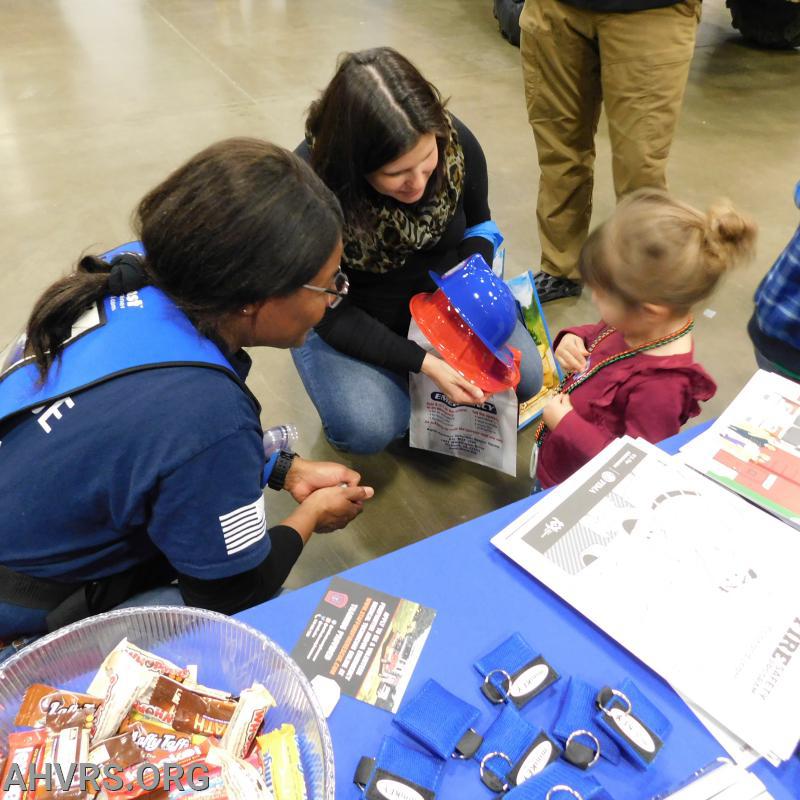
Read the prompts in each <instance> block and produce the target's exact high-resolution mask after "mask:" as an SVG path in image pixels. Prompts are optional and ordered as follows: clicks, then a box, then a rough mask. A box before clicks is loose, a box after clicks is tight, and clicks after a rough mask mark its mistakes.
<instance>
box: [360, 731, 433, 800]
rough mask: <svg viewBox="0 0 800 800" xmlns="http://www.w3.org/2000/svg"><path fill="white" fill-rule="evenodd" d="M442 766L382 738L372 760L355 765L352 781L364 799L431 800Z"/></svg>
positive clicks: (421, 754)
mask: <svg viewBox="0 0 800 800" xmlns="http://www.w3.org/2000/svg"><path fill="white" fill-rule="evenodd" d="M444 765H445V762H444V761H441V760H439V759H438V758H434V757H433V756H429V755H428V754H427V753H420V752H419V750H412V749H411V748H410V747H406V746H405V745H404V744H401V743H400V742H398V741H396V740H395V739H392V738H390V737H388V736H385V737H384V739H383V741H382V742H381V746H380V749H379V750H378V755H377V756H376V757H375V758H366V757H365V758H362V759H361V761H359V762H358V768H357V769H356V774H355V776H354V777H353V782H354V783H355V784H356V785H357V786H358V787H359V788H360V789H361V791H362V796H363V797H364V798H365V800H386V799H387V798H395V797H419V798H421V800H435V798H436V792H437V791H438V790H439V784H440V783H441V780H442V770H443V769H444ZM411 792H416V795H414V794H411Z"/></svg>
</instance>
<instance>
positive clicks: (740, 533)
mask: <svg viewBox="0 0 800 800" xmlns="http://www.w3.org/2000/svg"><path fill="white" fill-rule="evenodd" d="M492 542H493V543H494V544H495V545H496V546H497V547H498V548H499V549H500V550H502V551H503V552H504V553H506V554H507V555H508V556H510V557H511V558H512V559H513V560H514V561H517V562H518V563H519V564H521V565H522V566H523V567H524V568H525V569H527V570H528V571H529V572H530V573H531V574H533V575H534V576H535V577H536V578H538V579H539V580H540V581H542V582H543V583H544V584H545V585H547V586H549V587H550V588H551V589H553V590H554V591H555V592H557V593H558V594H559V595H561V597H563V598H564V600H566V601H567V602H568V603H570V604H571V605H573V606H574V607H575V608H576V609H577V610H578V611H580V612H581V613H583V614H584V615H586V616H587V617H588V618H589V619H591V620H592V621H593V622H595V623H596V624H597V625H599V626H600V627H601V628H603V629H604V630H605V631H606V632H607V633H608V634H609V635H611V636H612V637H614V638H615V639H617V641H619V642H620V643H621V644H622V645H624V646H625V647H626V648H628V649H629V650H630V651H631V652H633V653H634V654H636V655H637V656H638V657H639V658H641V659H642V660H643V661H644V662H645V663H647V664H648V665H649V666H650V667H651V668H652V669H654V670H655V671H656V672H658V673H660V674H661V675H662V676H663V677H664V678H665V679H666V680H667V681H669V682H670V683H671V684H672V685H673V686H674V687H675V689H676V690H677V691H679V692H680V693H682V694H683V695H685V696H686V697H687V698H689V700H690V701H691V702H692V703H694V704H696V705H697V706H699V707H700V708H702V709H703V710H704V711H705V713H707V714H708V715H709V716H710V717H712V718H713V719H715V720H716V721H718V723H719V724H720V725H722V726H724V727H725V728H728V729H729V730H730V732H731V733H733V734H734V735H735V736H736V737H738V738H739V739H742V740H743V741H744V742H746V743H748V744H749V745H750V746H751V747H752V748H753V749H754V750H756V751H757V752H759V753H762V754H774V755H775V756H777V758H779V759H782V760H785V759H788V758H790V757H791V755H792V753H793V751H794V749H795V747H796V745H797V742H798V739H800V715H798V713H797V709H798V708H800V582H799V581H798V579H797V571H798V565H800V536H798V535H797V532H796V531H794V530H793V529H792V528H790V527H788V526H787V525H785V524H783V523H781V522H779V521H777V520H776V519H774V518H773V517H771V516H770V515H768V514H765V513H763V512H762V511H760V510H759V509H757V508H756V507H755V506H752V505H750V504H749V503H747V502H745V501H743V500H742V499H741V498H739V497H737V496H735V495H734V494H732V493H730V492H727V491H726V490H724V489H722V488H720V487H719V486H717V485H716V484H715V483H713V482H712V481H709V480H706V479H704V478H702V477H701V476H699V475H697V474H696V473H695V472H693V471H692V470H690V469H688V468H686V467H685V466H682V465H680V464H679V463H678V462H677V461H675V460H674V459H671V458H670V457H669V456H667V455H666V454H664V453H663V452H662V451H660V450H659V449H658V448H656V447H654V446H653V445H650V444H648V443H647V442H644V441H641V440H636V441H634V440H632V439H629V438H626V439H621V440H618V441H616V442H614V443H612V444H610V445H609V446H608V447H607V448H605V450H603V452H602V453H600V454H599V455H598V456H596V457H595V458H594V459H592V461H591V462H589V464H587V465H586V466H585V467H583V468H581V469H580V470H579V471H578V472H577V473H576V474H575V475H573V476H572V478H570V479H569V480H568V481H566V482H565V483H564V484H562V485H561V486H559V487H557V488H556V489H554V490H553V492H552V493H551V494H550V495H548V496H546V497H545V498H543V499H542V500H541V501H540V502H539V503H537V504H536V505H535V506H533V507H532V508H531V509H529V510H528V511H527V512H526V513H525V514H523V515H522V516H521V517H519V518H518V519H517V520H516V521H515V522H513V523H512V524H511V525H510V526H508V527H507V528H505V529H504V530H503V531H501V532H500V533H499V534H498V535H497V536H495V537H494V538H493V539H492Z"/></svg>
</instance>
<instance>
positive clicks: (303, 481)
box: [283, 456, 361, 503]
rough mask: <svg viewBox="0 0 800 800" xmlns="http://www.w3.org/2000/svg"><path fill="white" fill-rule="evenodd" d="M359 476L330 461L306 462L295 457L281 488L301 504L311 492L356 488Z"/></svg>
mask: <svg viewBox="0 0 800 800" xmlns="http://www.w3.org/2000/svg"><path fill="white" fill-rule="evenodd" d="M360 480H361V476H360V475H359V474H358V473H357V472H355V471H354V470H352V469H348V468H347V467H345V466H343V465H342V464H336V463H334V462H332V461H307V460H306V459H305V458H300V456H295V457H294V460H293V461H292V466H291V467H290V468H289V472H287V473H286V480H285V482H284V484H283V488H284V489H286V491H287V492H289V493H290V494H291V495H292V497H294V499H295V500H297V502H298V503H302V502H303V500H305V499H306V498H307V497H308V496H309V495H310V494H311V493H312V492H315V491H317V490H318V489H325V488H327V487H330V486H341V485H342V484H345V485H347V486H358V484H359V481H360Z"/></svg>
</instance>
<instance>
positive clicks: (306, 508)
mask: <svg viewBox="0 0 800 800" xmlns="http://www.w3.org/2000/svg"><path fill="white" fill-rule="evenodd" d="M374 494H375V490H374V489H373V488H372V487H371V486H330V487H328V488H325V489H317V490H316V491H315V492H312V493H311V494H310V495H309V496H308V497H307V498H306V499H305V500H303V502H302V503H300V505H299V506H298V507H297V508H296V509H295V510H294V511H293V512H292V513H291V514H290V515H289V516H288V517H287V518H286V520H285V521H284V524H285V525H289V526H290V527H292V528H294V529H295V530H296V531H297V532H298V533H299V534H300V535H301V536H302V537H303V540H304V541H307V540H308V538H309V537H310V536H311V533H312V532H313V531H316V532H317V533H330V531H336V530H339V529H340V528H344V526H345V525H347V523H348V522H351V521H352V520H354V519H355V518H356V517H357V516H358V515H359V514H360V513H361V512H362V510H363V506H364V501H365V500H369V499H370V497H372V496H373V495H374Z"/></svg>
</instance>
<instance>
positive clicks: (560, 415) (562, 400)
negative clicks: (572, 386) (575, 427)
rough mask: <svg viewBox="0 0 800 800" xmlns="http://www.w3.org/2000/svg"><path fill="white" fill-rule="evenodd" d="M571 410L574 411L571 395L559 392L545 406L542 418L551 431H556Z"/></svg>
mask: <svg viewBox="0 0 800 800" xmlns="http://www.w3.org/2000/svg"><path fill="white" fill-rule="evenodd" d="M570 411H572V401H571V400H570V399H569V395H566V394H557V395H556V396H555V397H554V398H553V399H552V400H551V401H550V402H549V403H548V404H547V405H546V406H545V407H544V410H543V411H542V420H543V421H544V424H545V425H547V427H548V428H549V429H550V430H551V431H554V430H555V429H556V428H557V427H558V424H559V423H560V422H561V420H562V419H564V417H566V416H567V414H569V412H570Z"/></svg>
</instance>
